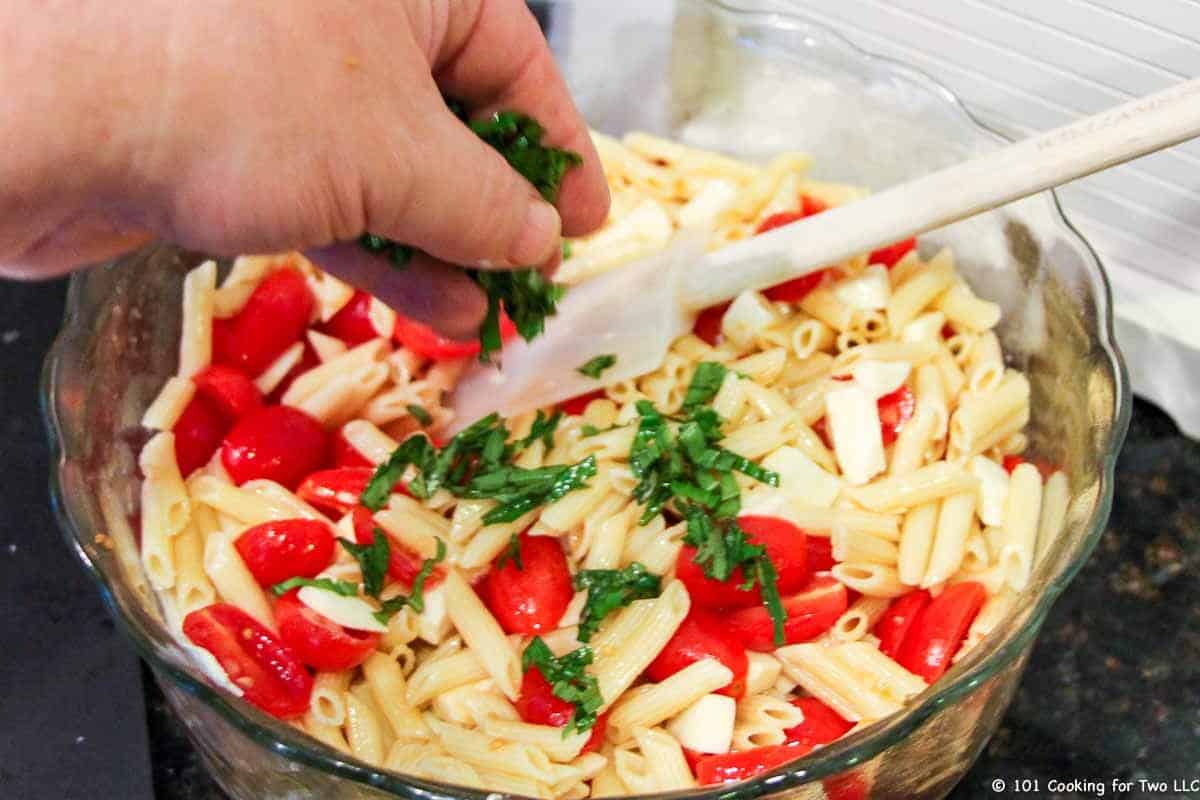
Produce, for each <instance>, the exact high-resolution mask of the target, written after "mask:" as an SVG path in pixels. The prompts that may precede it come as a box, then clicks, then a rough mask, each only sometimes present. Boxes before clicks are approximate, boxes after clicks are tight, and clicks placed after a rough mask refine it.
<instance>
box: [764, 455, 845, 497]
mask: <svg viewBox="0 0 1200 800" xmlns="http://www.w3.org/2000/svg"><path fill="white" fill-rule="evenodd" d="M762 465H763V466H764V467H765V468H767V469H769V470H772V471H773V472H778V473H779V488H780V489H782V490H783V491H784V492H786V493H787V494H789V495H791V496H792V497H794V498H795V499H797V500H799V501H801V502H802V503H804V504H805V505H808V506H817V507H819V508H829V507H830V506H832V505H833V501H834V500H835V499H837V496H838V492H840V491H841V490H842V482H841V480H839V479H838V477H837V476H836V475H830V474H829V473H828V472H826V471H825V470H823V469H821V467H819V466H817V463H816V462H815V461H813V460H812V459H811V458H809V457H808V456H806V455H805V454H804V453H803V452H802V451H800V450H797V449H796V448H795V447H789V446H786V445H785V446H784V447H780V448H779V449H778V450H776V451H775V452H773V453H771V454H770V455H768V456H767V457H766V458H764V459H763V461H762Z"/></svg>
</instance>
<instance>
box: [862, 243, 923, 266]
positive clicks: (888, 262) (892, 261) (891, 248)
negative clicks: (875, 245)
mask: <svg viewBox="0 0 1200 800" xmlns="http://www.w3.org/2000/svg"><path fill="white" fill-rule="evenodd" d="M916 249H917V240H916V239H915V238H912V239H905V240H904V241H902V242H896V243H895V244H890V245H888V246H887V247H881V248H879V249H878V250H875V251H874V252H872V253H871V257H870V258H868V259H867V263H868V264H883V265H884V266H885V267H887V268H888V269H891V268H892V267H894V266H896V264H897V263H898V262H899V261H900V259H902V258H904V257H905V256H906V255H908V254H909V253H911V252H912V251H913V250H916Z"/></svg>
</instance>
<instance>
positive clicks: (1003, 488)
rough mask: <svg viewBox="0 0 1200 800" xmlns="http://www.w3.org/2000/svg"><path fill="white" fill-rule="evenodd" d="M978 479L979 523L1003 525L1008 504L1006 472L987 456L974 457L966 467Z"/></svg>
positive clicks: (1007, 478)
mask: <svg viewBox="0 0 1200 800" xmlns="http://www.w3.org/2000/svg"><path fill="white" fill-rule="evenodd" d="M967 467H968V469H970V471H971V474H972V475H974V476H975V477H976V478H979V505H978V508H979V521H980V522H982V523H983V524H984V525H1003V524H1004V507H1005V505H1006V504H1007V503H1008V484H1009V477H1008V472H1006V471H1005V469H1004V467H1002V466H1000V465H999V464H997V463H996V462H995V461H993V460H992V459H990V458H988V457H987V456H975V457H974V458H972V459H971V461H970V463H969V464H968V465H967Z"/></svg>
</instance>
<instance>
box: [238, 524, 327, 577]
mask: <svg viewBox="0 0 1200 800" xmlns="http://www.w3.org/2000/svg"><path fill="white" fill-rule="evenodd" d="M233 545H234V547H236V548H237V551H238V554H239V555H240V556H241V557H242V561H245V562H246V569H248V570H250V574H251V575H253V576H254V580H256V581H258V583H259V585H261V586H267V587H270V586H274V585H275V584H277V583H282V582H283V581H286V580H287V579H288V578H295V577H297V576H299V577H303V578H311V577H313V576H314V575H316V574H317V573H318V572H320V571H321V570H323V569H325V568H326V567H328V566H329V564H330V563H331V562H332V561H333V551H334V539H333V533H332V532H331V531H330V530H329V526H328V525H326V524H325V523H324V522H318V521H317V520H314V519H280V520H272V521H270V522H264V523H262V524H261V525H255V526H254V527H253V528H248V529H247V530H246V531H245V532H244V533H243V534H242V535H241V536H239V537H238V538H237V539H235V540H234V542H233Z"/></svg>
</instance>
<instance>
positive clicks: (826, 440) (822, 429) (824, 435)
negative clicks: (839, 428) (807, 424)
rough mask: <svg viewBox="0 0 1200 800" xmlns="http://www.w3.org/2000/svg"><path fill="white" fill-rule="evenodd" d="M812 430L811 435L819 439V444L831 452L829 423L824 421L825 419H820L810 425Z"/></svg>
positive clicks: (831, 440) (831, 441)
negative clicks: (813, 434)
mask: <svg viewBox="0 0 1200 800" xmlns="http://www.w3.org/2000/svg"><path fill="white" fill-rule="evenodd" d="M812 429H813V433H815V434H816V435H817V436H820V437H821V442H822V443H823V444H824V445H825V448H826V449H828V450H832V449H833V439H832V438H831V437H830V436H829V423H828V422H826V421H825V418H824V417H821V418H820V419H819V420H817V421H816V422H814V423H813V424H812Z"/></svg>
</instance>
